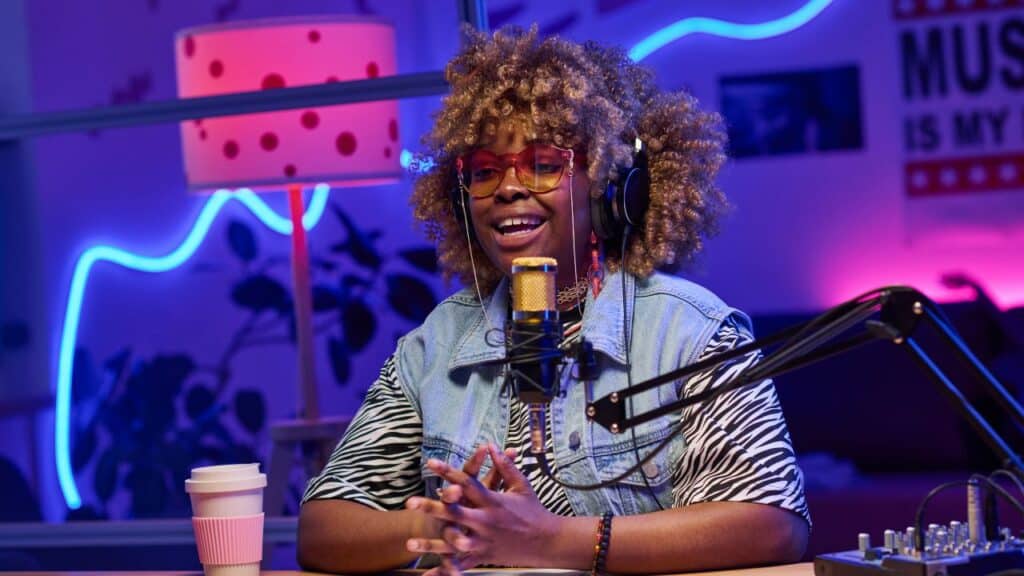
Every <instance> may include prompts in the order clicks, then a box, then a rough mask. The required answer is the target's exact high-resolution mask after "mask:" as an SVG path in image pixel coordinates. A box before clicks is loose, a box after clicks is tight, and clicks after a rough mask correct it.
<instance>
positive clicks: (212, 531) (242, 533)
mask: <svg viewBox="0 0 1024 576" xmlns="http://www.w3.org/2000/svg"><path fill="white" fill-rule="evenodd" d="M266 485H267V477H266V475H264V474H262V473H261V472H260V470H259V464H228V465H224V466H204V467H201V468H194V469H193V470H192V477H191V478H189V479H187V480H185V491H186V492H188V495H189V498H190V499H191V500H192V526H193V528H194V530H195V534H196V546H197V547H198V549H199V561H200V562H202V563H203V572H204V573H205V574H206V576H258V574H259V572H260V561H261V560H262V556H263V488H264V487H265V486H266Z"/></svg>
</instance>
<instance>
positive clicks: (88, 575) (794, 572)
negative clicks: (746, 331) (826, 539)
mask: <svg viewBox="0 0 1024 576" xmlns="http://www.w3.org/2000/svg"><path fill="white" fill-rule="evenodd" d="M422 572H423V571H422V570H398V571H395V572H392V573H391V574H398V575H402V576H406V575H410V576H411V575H414V574H420V573H422ZM110 574H116V575H117V576H196V575H201V573H199V572H5V573H4V576H109V575H110ZM261 574H262V576H312V575H313V574H317V573H316V572H290V571H284V570H279V571H275V570H271V571H264V572H262V573H261ZM466 574H468V575H471V576H484V575H487V574H496V575H501V576H517V575H522V576H541V575H550V576H560V575H562V576H576V575H584V574H590V572H588V571H582V570H530V569H503V570H490V569H480V570H468V571H467V572H466ZM690 574H692V575H695V576H813V575H814V566H813V565H812V564H811V563H810V562H803V563H801V564H786V565H783V566H769V567H767V568H746V569H741V570H720V571H716V572H692V573H690Z"/></svg>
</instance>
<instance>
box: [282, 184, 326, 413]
mask: <svg viewBox="0 0 1024 576" xmlns="http://www.w3.org/2000/svg"><path fill="white" fill-rule="evenodd" d="M288 210H289V211H290V212H291V219H292V290H293V292H292V304H293V306H294V313H295V340H296V343H297V345H298V350H299V387H300V388H299V392H300V394H299V411H298V414H299V418H300V419H303V420H310V421H316V420H318V419H319V418H320V401H319V397H318V396H317V390H316V367H315V365H314V364H313V362H314V361H315V357H314V355H313V290H312V288H311V287H310V283H309V245H308V244H307V243H306V228H305V227H304V226H303V225H302V215H303V213H305V211H306V210H305V206H304V205H303V203H302V186H300V185H298V184H289V185H288Z"/></svg>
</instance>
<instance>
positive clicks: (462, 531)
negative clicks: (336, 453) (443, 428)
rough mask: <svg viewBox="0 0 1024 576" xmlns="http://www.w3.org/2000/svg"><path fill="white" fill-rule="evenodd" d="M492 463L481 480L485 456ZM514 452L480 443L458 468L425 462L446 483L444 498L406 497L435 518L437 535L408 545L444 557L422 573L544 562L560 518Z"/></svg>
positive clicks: (412, 540) (430, 575)
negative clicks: (539, 494) (543, 501)
mask: <svg viewBox="0 0 1024 576" xmlns="http://www.w3.org/2000/svg"><path fill="white" fill-rule="evenodd" d="M487 457H490V459H491V462H492V464H493V466H492V467H491V470H490V471H489V472H488V473H487V475H486V476H485V477H484V478H483V479H478V478H477V476H478V475H479V473H480V468H481V467H482V465H483V463H484V460H485V458H487ZM514 457H515V451H514V450H511V449H510V450H508V451H507V452H502V451H501V450H500V449H498V447H497V446H495V445H493V444H489V445H487V446H480V447H478V448H477V449H476V451H475V452H474V453H473V455H472V456H471V457H470V458H469V460H467V461H466V463H465V465H463V467H462V469H461V470H459V469H456V468H453V467H451V466H449V465H447V464H446V463H444V462H441V461H439V460H433V459H432V460H429V461H427V466H428V467H429V468H430V469H431V470H432V471H433V472H434V473H435V474H437V475H438V476H440V477H441V478H443V479H444V480H446V481H447V482H448V486H446V487H445V488H443V489H442V490H439V492H438V493H439V496H440V500H430V499H427V498H420V497H413V498H409V500H407V501H406V503H405V506H406V508H408V509H410V510H418V511H420V512H423V513H424V514H427V515H428V516H430V517H432V518H434V519H436V520H437V522H436V524H439V525H440V534H438V536H440V537H439V538H410V539H409V540H408V541H407V542H406V547H407V548H408V549H409V550H410V551H412V552H418V553H421V554H426V553H433V554H438V555H440V556H441V559H442V563H441V566H439V567H438V568H434V569H433V570H431V571H428V572H427V573H426V574H425V575H424V576H438V575H440V574H458V573H460V572H461V571H462V570H468V569H470V568H473V567H475V566H479V565H481V564H496V565H502V566H512V565H517V566H543V565H545V564H546V562H545V558H544V557H543V556H542V554H543V551H544V550H545V549H548V548H549V547H550V543H551V538H553V537H554V536H556V535H557V534H558V532H559V527H558V525H559V520H560V517H559V516H557V515H555V514H553V513H552V512H550V511H548V510H547V509H546V508H544V505H543V504H541V503H540V500H539V499H538V498H537V495H536V494H535V493H534V492H533V488H532V487H531V486H530V482H529V481H528V480H527V479H526V476H524V475H523V473H522V472H521V471H520V470H519V469H518V468H516V466H515V463H514V462H513V458H514Z"/></svg>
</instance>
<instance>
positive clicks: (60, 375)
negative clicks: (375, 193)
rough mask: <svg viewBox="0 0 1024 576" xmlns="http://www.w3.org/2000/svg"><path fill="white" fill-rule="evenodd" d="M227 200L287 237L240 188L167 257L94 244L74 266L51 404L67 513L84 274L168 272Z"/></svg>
mask: <svg viewBox="0 0 1024 576" xmlns="http://www.w3.org/2000/svg"><path fill="white" fill-rule="evenodd" d="M328 192H330V187H329V186H328V185H326V184H317V185H316V186H315V187H314V188H313V197H312V198H311V199H310V201H309V206H308V207H307V209H306V212H305V213H304V214H303V215H302V226H303V228H305V229H306V230H310V229H312V228H313V227H314V226H316V225H317V223H318V222H319V221H320V217H321V216H323V214H324V209H325V208H326V207H327V196H328ZM231 200H238V201H239V202H241V203H242V204H244V205H245V206H246V208H248V209H249V211H250V212H252V213H253V215H254V216H256V217H257V218H258V219H259V220H260V221H261V222H263V223H264V224H265V225H266V226H267V227H268V228H270V229H271V230H273V231H274V232H277V233H278V234H283V235H291V233H292V223H291V221H290V220H289V219H288V218H282V217H281V216H280V215H278V214H277V213H276V212H274V211H273V210H271V209H270V207H269V206H267V205H266V204H265V203H264V202H263V200H260V198H259V197H258V196H257V195H256V194H254V193H253V192H252V190H249V189H248V188H242V189H240V190H238V191H236V192H231V191H228V190H218V191H217V192H216V193H214V194H213V195H212V196H211V197H210V199H209V200H207V202H206V204H205V205H204V206H203V208H202V210H201V211H200V212H199V217H198V218H196V222H195V224H194V225H193V226H192V230H191V231H190V232H189V233H188V236H186V237H185V240H184V241H183V242H182V243H181V245H179V246H178V247H177V248H175V249H174V250H173V251H172V252H171V253H170V254H167V255H166V256H158V257H146V256H139V255H137V254H132V253H130V252H127V251H124V250H121V249H119V248H114V247H112V246H94V247H92V248H90V249H88V250H86V251H85V253H83V254H82V256H81V257H80V258H79V259H78V262H77V263H76V264H75V271H74V274H73V276H72V278H71V289H70V290H69V292H68V305H67V309H66V310H65V312H64V326H63V329H62V331H61V336H60V351H59V355H58V366H57V399H56V406H55V410H56V413H55V418H54V421H55V426H54V436H55V438H54V444H55V445H54V448H55V450H54V451H55V455H56V459H57V479H58V481H59V482H60V489H61V492H62V493H63V494H64V500H65V502H67V505H68V507H69V508H71V509H72V510H77V509H78V508H79V507H80V506H81V505H82V498H81V496H80V495H79V493H78V487H77V486H76V484H75V476H74V474H73V473H72V471H71V450H70V418H71V377H72V370H73V368H74V366H73V364H74V356H75V345H76V343H77V340H78V325H79V320H80V319H81V314H82V301H83V300H84V299H85V288H86V285H87V284H88V281H89V273H90V272H91V271H92V267H93V264H96V263H98V262H111V263H113V264H117V265H118V266H122V267H124V268H129V269H132V270H138V271H140V272H167V271H168V270H173V269H174V268H177V267H178V266H181V265H182V264H184V263H185V262H186V261H187V260H188V259H189V258H191V257H192V255H193V254H195V252H196V250H197V249H198V248H199V245H200V244H202V242H203V239H204V238H206V234H207V233H208V232H209V231H210V226H211V225H212V224H213V221H214V219H215V218H216V217H217V214H218V213H219V212H220V209H221V208H223V207H224V205H225V204H227V203H228V202H230V201H231Z"/></svg>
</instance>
